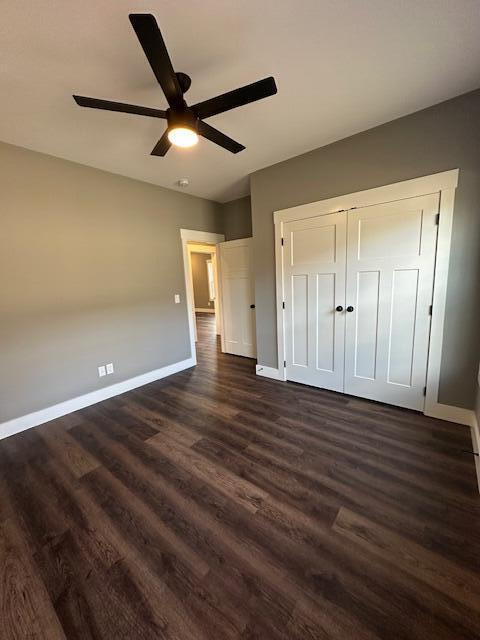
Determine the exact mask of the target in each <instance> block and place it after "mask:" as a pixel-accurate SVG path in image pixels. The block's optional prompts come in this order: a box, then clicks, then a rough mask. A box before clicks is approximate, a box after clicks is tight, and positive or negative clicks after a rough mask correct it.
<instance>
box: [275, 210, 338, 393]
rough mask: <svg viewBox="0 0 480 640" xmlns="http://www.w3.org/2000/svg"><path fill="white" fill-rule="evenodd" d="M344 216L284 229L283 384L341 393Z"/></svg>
mask: <svg viewBox="0 0 480 640" xmlns="http://www.w3.org/2000/svg"><path fill="white" fill-rule="evenodd" d="M345 242H346V213H345V212H341V213H334V214H328V215H325V216H318V217H314V218H309V219H307V220H297V221H295V222H288V223H285V224H284V254H283V259H284V291H285V312H284V313H285V315H284V318H285V352H286V369H287V379H288V380H293V381H295V382H302V383H304V384H310V385H314V386H318V387H323V388H325V389H333V390H335V391H343V365H344V344H345V312H344V311H340V312H339V311H336V307H338V306H342V307H343V308H344V307H345V256H346V246H345Z"/></svg>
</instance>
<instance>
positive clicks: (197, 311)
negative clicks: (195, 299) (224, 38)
mask: <svg viewBox="0 0 480 640" xmlns="http://www.w3.org/2000/svg"><path fill="white" fill-rule="evenodd" d="M195 313H215V309H212V308H211V307H207V308H206V309H202V308H201V307H195Z"/></svg>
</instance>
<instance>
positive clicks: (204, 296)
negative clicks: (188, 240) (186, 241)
mask: <svg viewBox="0 0 480 640" xmlns="http://www.w3.org/2000/svg"><path fill="white" fill-rule="evenodd" d="M190 256H191V258H190V259H191V264H192V282H193V297H194V300H195V308H196V309H208V308H210V309H214V308H215V303H214V302H213V301H212V302H211V301H210V292H209V290H208V272H207V262H208V261H209V260H211V259H212V256H211V255H210V254H208V253H193V252H192V253H191V254H190Z"/></svg>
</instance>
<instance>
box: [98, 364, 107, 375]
mask: <svg viewBox="0 0 480 640" xmlns="http://www.w3.org/2000/svg"><path fill="white" fill-rule="evenodd" d="M106 375H107V372H106V370H105V367H104V366H103V365H102V366H101V367H98V377H99V378H103V376H106Z"/></svg>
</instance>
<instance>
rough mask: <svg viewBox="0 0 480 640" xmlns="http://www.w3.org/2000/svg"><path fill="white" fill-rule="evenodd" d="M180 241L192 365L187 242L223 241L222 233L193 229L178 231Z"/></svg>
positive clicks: (192, 336) (192, 338)
mask: <svg viewBox="0 0 480 640" xmlns="http://www.w3.org/2000/svg"><path fill="white" fill-rule="evenodd" d="M180 239H181V242H182V251H183V271H184V276H185V291H186V296H187V311H188V330H189V334H190V353H191V356H192V360H193V361H194V364H197V350H196V348H195V333H196V331H195V319H194V311H193V310H194V308H195V307H194V301H193V285H192V270H191V267H190V251H189V249H188V244H187V243H188V242H205V243H207V244H208V243H210V244H218V243H219V242H223V241H224V240H225V236H224V235H223V233H210V232H209V231H194V230H193V229H180ZM217 313H218V314H219V315H220V316H221V313H222V310H221V308H220V305H218V306H217Z"/></svg>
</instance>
